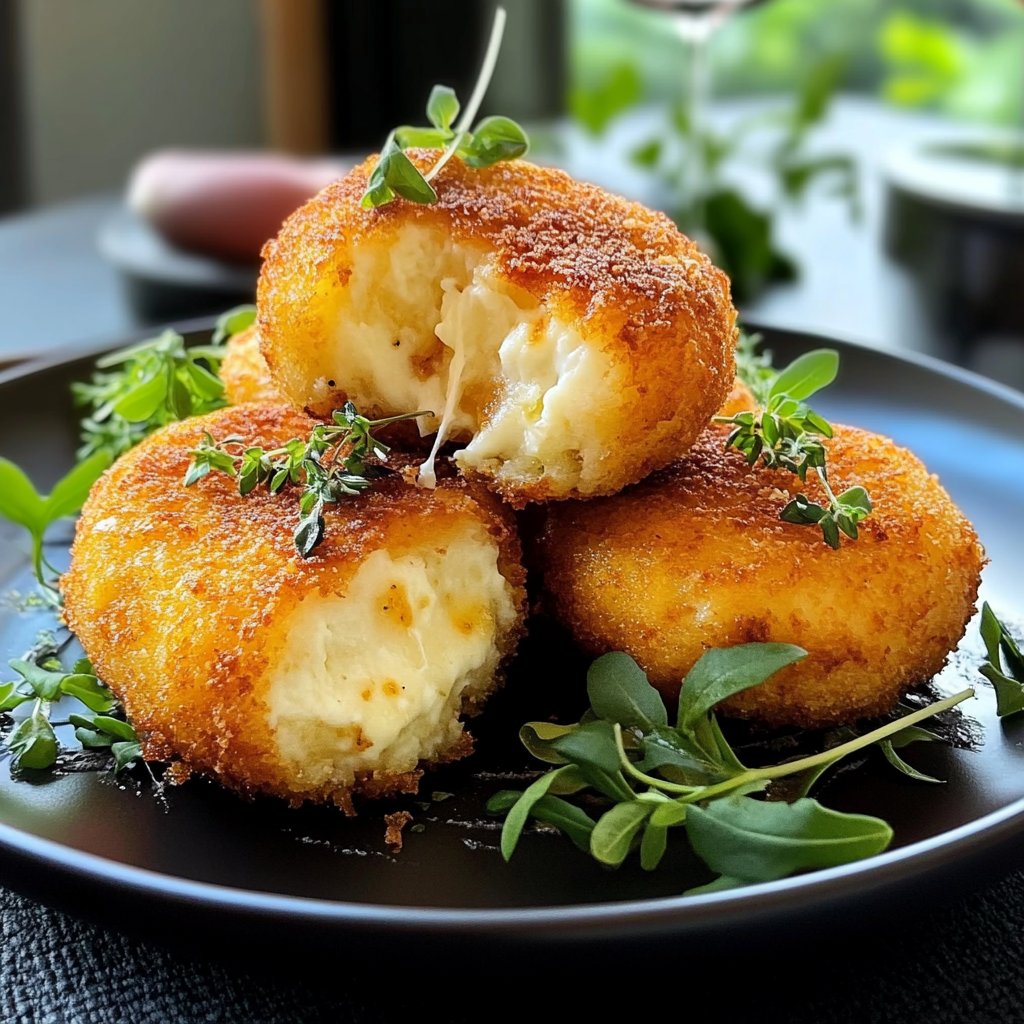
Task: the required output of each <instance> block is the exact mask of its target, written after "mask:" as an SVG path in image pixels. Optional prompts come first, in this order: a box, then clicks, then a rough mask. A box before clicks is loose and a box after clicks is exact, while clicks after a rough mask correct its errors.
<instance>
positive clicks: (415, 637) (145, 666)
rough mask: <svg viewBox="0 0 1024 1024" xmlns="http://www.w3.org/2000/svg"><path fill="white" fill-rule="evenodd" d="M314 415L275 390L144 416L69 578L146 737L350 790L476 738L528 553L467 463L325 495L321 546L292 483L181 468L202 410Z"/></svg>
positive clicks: (519, 601) (465, 747)
mask: <svg viewBox="0 0 1024 1024" xmlns="http://www.w3.org/2000/svg"><path fill="white" fill-rule="evenodd" d="M312 425H313V423H312V421H311V420H310V419H308V418H307V417H306V416H305V415H303V414H302V413H299V412H297V411H294V410H291V409H289V408H286V407H283V406H275V405H269V404H264V405H248V406H239V407H235V408H229V409H222V410H219V411H218V412H216V413H212V414H210V415H208V416H204V417H197V418H194V419H191V420H188V421H185V422H182V423H175V424H172V425H170V426H168V427H166V428H164V429H163V430H161V431H159V432H157V433H156V434H154V435H152V436H151V437H150V438H148V439H147V440H145V441H143V442H142V443H141V444H140V445H139V446H138V447H137V448H135V449H133V450H132V451H130V452H129V453H127V454H126V455H124V456H122V458H120V459H119V460H118V461H117V462H116V463H115V464H114V466H113V467H112V468H111V469H110V470H109V471H108V472H107V473H106V474H105V475H104V477H103V478H102V479H101V480H100V481H99V483H98V484H97V485H96V487H95V488H94V489H93V492H92V494H91V495H90V497H89V500H88V501H87V503H86V505H85V508H84V510H83V512H82V517H81V519H80V520H79V523H78V528H77V533H76V538H75V543H74V546H73V549H72V561H71V568H70V570H69V571H68V572H67V574H66V575H65V576H64V577H63V580H62V589H63V592H64V597H65V602H66V604H65V608H66V616H67V621H68V623H69V625H70V627H71V628H72V629H73V630H74V631H75V633H76V634H77V635H78V637H79V638H80V640H81V641H82V645H83V646H84V648H85V650H86V652H87V653H88V656H89V657H90V658H91V659H92V662H93V664H94V665H95V667H96V670H97V672H98V674H99V675H100V677H101V678H102V679H104V680H105V681H106V682H107V683H108V684H109V685H110V686H111V688H112V689H113V690H114V692H115V693H117V695H118V696H119V697H120V698H121V699H122V700H123V701H124V704H125V707H126V709H127V711H128V714H129V715H130V717H131V719H132V721H133V722H134V723H135V725H136V727H137V728H138V730H139V732H140V734H141V735H142V736H143V737H144V740H145V751H146V756H147V757H149V758H157V759H161V760H164V759H174V760H176V761H177V762H180V763H181V764H182V765H183V766H184V767H185V768H186V769H192V770H196V771H199V772H202V773H205V774H207V775H210V776H213V777H215V778H216V779H218V780H219V781H220V782H222V783H223V784H225V785H226V786H229V787H231V788H233V789H236V790H239V791H240V792H242V793H244V794H253V793H257V792H263V793H270V794H276V795H279V796H282V797H285V798H287V799H289V800H291V801H292V802H293V803H298V802H301V801H302V800H304V799H310V800H326V799H332V800H334V801H336V802H338V803H340V804H341V805H343V806H345V807H346V808H350V807H351V799H350V795H351V794H352V793H354V792H362V793H364V794H367V795H373V796H379V795H383V794H387V793H390V792H395V791H406V792H409V791H413V792H414V791H415V789H416V783H417V780H418V778H419V776H420V774H421V769H422V766H423V764H424V763H427V762H439V761H443V760H445V759H448V758H451V757H457V756H461V755H464V754H465V753H467V752H468V751H469V749H470V748H471V745H472V744H471V742H470V740H469V737H468V734H466V733H464V732H463V728H462V723H461V721H460V720H459V715H460V713H461V712H474V711H475V710H477V709H478V708H479V707H480V705H481V704H482V702H483V701H484V700H485V699H486V697H487V695H488V694H489V693H490V692H491V691H492V690H493V689H494V688H495V686H496V685H497V681H498V678H499V667H500V664H501V663H502V662H503V661H504V660H505V659H507V657H509V656H510V655H511V653H512V651H513V650H514V648H515V645H516V642H517V640H518V638H519V635H520V633H521V631H522V622H523V618H524V602H525V591H524V589H523V579H524V573H523V570H522V568H521V565H520V552H519V543H518V539H517V537H516V534H515V529H514V524H513V523H512V522H511V519H510V515H509V513H508V512H507V510H505V509H504V508H502V507H501V505H500V503H499V502H498V501H497V499H495V498H494V497H493V496H492V495H490V494H489V493H488V492H487V491H486V490H484V489H483V488H474V487H473V486H471V485H468V484H466V483H465V482H464V481H460V480H458V479H451V480H447V481H443V482H442V483H441V484H440V485H439V486H438V487H437V489H436V490H433V491H428V490H423V489H420V488H416V487H413V486H411V485H409V484H407V483H405V482H403V480H402V478H401V477H400V476H399V475H398V474H395V475H393V476H389V477H385V478H383V479H382V480H380V481H379V482H378V483H377V484H376V486H375V487H374V488H373V490H371V491H370V492H368V493H366V494H363V495H361V496H359V497H354V498H352V499H350V500H349V501H347V502H344V503H340V504H338V505H328V506H327V507H326V510H325V512H324V516H325V519H326V535H325V538H324V540H323V541H322V543H321V544H320V545H319V546H318V547H317V548H316V549H315V551H314V552H313V554H312V556H311V557H310V558H308V559H303V558H301V557H300V556H299V555H298V552H297V551H296V549H295V546H294V543H293V539H292V531H293V528H294V525H295V522H296V521H297V519H298V515H299V511H298V488H287V489H286V490H285V491H284V492H282V493H281V494H280V495H278V496H273V497H272V496H269V495H267V494H266V493H264V492H263V491H262V489H261V490H260V491H259V492H256V493H253V494H252V495H250V496H249V497H247V498H242V497H241V496H240V495H239V494H238V491H237V486H236V484H235V482H234V481H233V480H231V479H229V478H228V477H226V476H223V475H221V474H213V473H211V474H210V475H208V476H207V477H205V478H204V479H202V480H200V481H199V482H198V483H197V484H195V485H194V486H192V487H189V488H185V487H184V486H183V478H184V475H185V472H186V469H187V467H188V465H189V462H190V456H189V449H190V447H192V446H194V445H195V444H196V443H197V442H198V440H199V438H200V437H201V435H202V432H203V431H204V430H206V431H209V432H210V433H211V434H213V435H214V437H219V438H222V437H226V436H229V435H232V434H237V435H240V436H242V437H243V438H245V439H246V440H247V442H249V443H252V444H258V445H262V446H264V447H273V446H276V445H279V444H281V443H282V442H284V441H287V440H288V439H290V438H292V437H298V436H302V437H304V436H307V435H308V433H309V430H310V428H311V426H312ZM438 645H440V648H441V649H440V650H435V648H436V647H438Z"/></svg>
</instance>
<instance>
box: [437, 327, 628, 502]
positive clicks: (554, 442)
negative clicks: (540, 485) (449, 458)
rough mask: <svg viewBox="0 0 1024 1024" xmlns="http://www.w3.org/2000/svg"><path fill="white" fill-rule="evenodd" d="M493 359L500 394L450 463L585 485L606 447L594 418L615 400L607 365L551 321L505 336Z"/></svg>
mask: <svg viewBox="0 0 1024 1024" xmlns="http://www.w3.org/2000/svg"><path fill="white" fill-rule="evenodd" d="M499 359H500V364H501V376H502V378H503V380H504V397H503V398H502V400H501V402H500V404H499V405H498V406H497V408H492V409H491V410H490V413H489V416H488V418H487V422H486V424H485V426H484V428H483V429H481V430H479V431H478V432H477V433H476V435H475V436H474V437H473V439H472V440H471V441H470V443H469V444H468V445H467V446H466V448H465V449H463V450H462V451H461V452H458V453H456V456H455V460H456V462H457V463H458V464H459V465H460V466H462V467H463V468H468V469H476V470H484V469H486V468H487V467H488V465H489V464H493V463H494V462H497V463H498V464H499V466H500V468H499V469H498V471H497V475H498V476H499V477H500V476H503V475H509V476H515V477H516V478H518V479H529V478H532V477H541V476H544V477H548V478H550V479H551V480H552V481H555V482H557V483H559V484H561V485H563V486H565V487H576V486H581V485H582V486H584V487H586V485H587V484H589V483H590V482H591V481H592V480H593V479H595V478H597V477H598V476H599V473H600V463H601V459H602V457H603V454H604V450H605V439H604V434H603V432H602V431H601V430H600V429H599V424H598V423H596V422H595V417H596V416H598V415H600V412H601V410H602V409H606V408H610V407H611V406H612V404H613V402H614V401H615V398H616V390H617V388H616V385H615V379H614V375H613V372H612V365H611V360H610V359H609V358H608V356H607V355H605V354H604V353H603V352H602V351H601V350H599V349H597V348H595V347H593V346H590V345H587V344H585V343H584V341H583V339H582V338H581V337H580V335H579V332H578V331H576V329H575V328H574V327H572V326H571V325H567V324H564V323H561V322H560V321H558V320H556V319H555V318H554V317H549V318H547V319H546V320H545V321H544V322H543V323H542V324H538V325H536V326H534V327H533V329H532V330H531V329H530V328H528V327H527V325H525V324H522V325H520V326H518V327H516V328H515V329H514V330H513V331H510V332H509V334H508V336H507V337H506V338H505V340H504V341H503V342H502V344H501V348H500V349H499Z"/></svg>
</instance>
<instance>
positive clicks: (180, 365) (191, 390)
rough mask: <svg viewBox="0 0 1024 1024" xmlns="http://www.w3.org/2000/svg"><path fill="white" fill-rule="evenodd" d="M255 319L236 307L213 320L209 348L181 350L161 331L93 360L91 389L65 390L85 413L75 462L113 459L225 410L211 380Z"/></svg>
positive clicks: (252, 311)
mask: <svg viewBox="0 0 1024 1024" xmlns="http://www.w3.org/2000/svg"><path fill="white" fill-rule="evenodd" d="M255 317H256V307H255V306H238V307H236V308H235V309H231V310H228V312H227V313H224V314H223V315H222V316H221V317H220V318H219V319H218V320H217V325H216V327H215V329H214V333H213V337H212V339H211V343H210V344H209V345H197V346H194V347H192V348H186V347H185V339H184V338H183V337H182V336H181V335H180V334H178V333H177V332H176V331H171V330H167V331H164V332H163V334H161V335H160V336H159V337H157V338H149V339H147V340H146V341H141V342H139V343H138V344H136V345H131V346H130V347H128V348H124V349H121V350H120V351H118V352H113V353H111V354H110V355H107V356H104V357H103V358H102V359H99V360H97V362H96V367H97V370H98V371H99V372H97V373H95V374H93V378H92V381H91V383H88V384H73V385H72V388H71V390H72V394H73V395H74V398H75V401H76V403H77V404H78V405H80V406H88V407H89V408H90V409H91V412H90V414H89V415H88V416H87V417H86V418H85V419H84V420H83V421H82V442H83V443H82V447H81V448H80V449H79V451H78V457H79V459H85V458H88V457H89V456H91V455H93V454H95V453H96V452H99V451H105V452H107V453H109V455H110V457H111V459H116V458H117V457H118V456H119V455H121V454H123V453H124V452H126V451H127V450H128V449H129V448H132V447H134V446H135V445H136V444H138V443H139V441H141V440H142V439H143V438H144V437H146V436H147V435H148V434H151V433H152V432H153V431H154V430H157V429H158V428H159V427H162V426H165V425H166V424H168V423H172V422H173V421H175V420H183V419H186V418H187V417H189V416H201V415H202V414H203V413H207V412H213V411H214V410H215V409H220V408H222V407H223V406H225V405H227V400H226V399H225V397H224V385H223V384H222V383H221V380H220V377H219V376H218V375H217V373H218V370H219V368H220V362H221V360H222V359H223V358H224V347H223V343H224V342H225V341H226V340H227V339H228V338H229V337H230V336H231V335H233V334H237V333H238V332H239V331H242V330H244V329H245V328H246V327H248V326H249V325H250V324H251V323H252V322H253V320H254V319H255Z"/></svg>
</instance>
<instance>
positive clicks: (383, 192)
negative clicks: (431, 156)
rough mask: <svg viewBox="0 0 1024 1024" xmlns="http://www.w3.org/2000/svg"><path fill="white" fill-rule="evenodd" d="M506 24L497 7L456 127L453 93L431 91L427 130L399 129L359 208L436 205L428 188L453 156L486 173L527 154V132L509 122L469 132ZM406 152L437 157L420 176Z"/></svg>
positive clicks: (487, 121) (490, 120) (440, 88)
mask: <svg viewBox="0 0 1024 1024" xmlns="http://www.w3.org/2000/svg"><path fill="white" fill-rule="evenodd" d="M505 20H506V14H505V9H504V8H503V7H499V8H498V9H497V10H496V11H495V14H494V26H493V28H492V29H491V38H490V42H489V43H488V45H487V52H486V54H485V56H484V63H483V66H482V67H481V69H480V75H479V77H478V78H477V82H476V85H475V87H474V88H473V92H472V95H471V96H470V99H469V103H468V104H467V106H466V109H465V110H464V111H463V112H462V117H461V118H459V120H458V122H456V121H455V119H456V118H457V117H459V110H460V104H459V100H458V97H456V95H455V92H454V91H453V90H452V89H450V88H449V87H448V86H446V85H435V86H434V88H433V90H432V91H431V93H430V98H429V100H428V101H427V120H429V121H430V124H431V126H432V127H430V128H414V127H411V126H410V125H403V126H402V127H400V128H396V129H394V131H392V132H391V133H390V134H389V135H388V137H387V140H386V141H385V143H384V145H383V147H382V148H381V154H380V157H379V158H378V160H377V163H376V164H375V165H374V168H373V170H372V171H371V172H370V178H369V181H368V182H367V188H366V192H365V194H364V195H363V199H362V205H363V206H364V207H365V208H366V209H372V208H373V207H377V206H386V205H387V204H388V203H390V202H392V201H393V200H394V198H395V197H396V196H401V197H402V198H403V199H408V200H410V201H411V202H414V203H424V204H429V203H436V202H437V192H436V191H435V190H434V186H433V185H431V184H430V183H431V181H433V180H434V178H436V177H437V175H438V174H439V173H440V171H441V169H442V168H443V167H444V166H445V164H447V163H448V161H449V160H451V158H452V157H453V156H456V155H458V157H459V158H460V159H461V160H462V162H463V163H465V164H466V165H468V166H469V167H490V166H491V164H496V163H498V162H500V161H502V160H515V159H516V158H517V157H521V156H525V155H526V153H527V152H528V151H529V148H530V140H529V139H528V138H527V135H526V132H525V131H523V129H522V127H521V126H520V125H518V124H516V122H515V121H513V120H512V119H511V118H508V117H497V116H492V117H485V118H484V119H483V120H482V121H480V123H479V124H478V125H477V126H476V128H474V129H473V130H472V131H470V127H471V126H472V124H473V119H474V118H475V117H476V114H477V111H478V110H479V109H480V104H481V103H482V102H483V98H484V94H485V93H486V92H487V87H488V85H490V82H491V76H492V75H493V74H494V66H495V64H497V61H498V52H499V51H500V50H501V38H502V35H503V34H504V31H505ZM407 149H440V150H441V155H440V156H439V157H438V159H437V161H436V162H435V163H434V165H433V166H432V167H431V168H430V170H428V171H427V172H426V174H423V173H422V172H421V171H420V170H419V168H418V167H417V166H416V165H415V164H414V163H413V162H412V161H411V160H410V159H409V157H408V156H406V154H405V150H407Z"/></svg>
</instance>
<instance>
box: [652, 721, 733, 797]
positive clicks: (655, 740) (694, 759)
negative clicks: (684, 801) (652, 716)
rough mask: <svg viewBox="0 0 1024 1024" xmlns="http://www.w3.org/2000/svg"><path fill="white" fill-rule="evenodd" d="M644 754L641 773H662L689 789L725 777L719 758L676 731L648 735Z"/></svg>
mask: <svg viewBox="0 0 1024 1024" xmlns="http://www.w3.org/2000/svg"><path fill="white" fill-rule="evenodd" d="M643 755H644V756H643V759H642V760H641V761H639V762H638V763H637V768H638V769H639V770H640V771H642V772H644V773H646V774H650V773H651V772H654V771H661V773H662V774H663V775H664V776H665V778H666V779H669V780H671V781H672V782H678V783H681V784H682V785H685V786H709V785H712V784H713V783H715V782H721V780H722V779H723V778H724V777H725V776H724V775H723V773H722V769H721V765H720V764H719V762H718V759H717V758H715V759H713V760H712V759H710V758H709V757H708V756H707V755H706V754H705V753H704V751H703V749H702V748H701V747H700V746H699V745H698V744H697V743H696V742H694V740H693V738H692V737H690V736H689V735H687V734H682V733H679V732H678V731H677V730H675V729H669V728H667V727H661V726H659V727H657V728H655V729H652V730H651V731H650V732H649V733H646V734H645V735H644V743H643ZM741 769H742V766H741Z"/></svg>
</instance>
